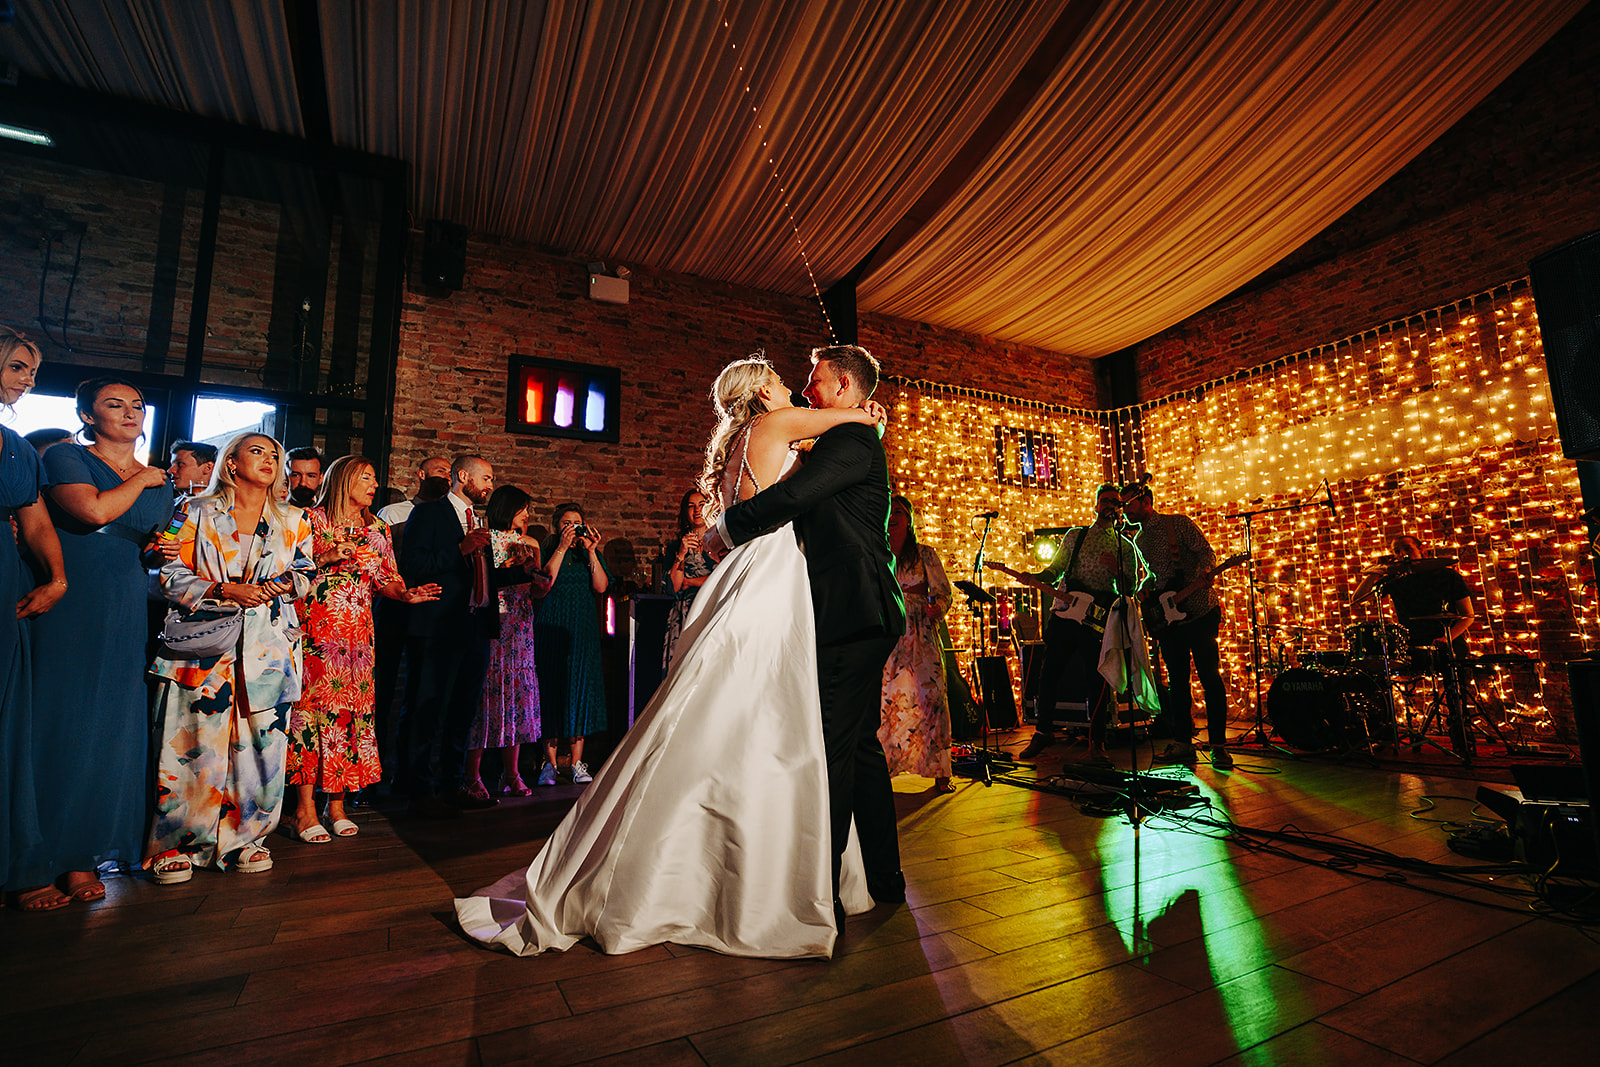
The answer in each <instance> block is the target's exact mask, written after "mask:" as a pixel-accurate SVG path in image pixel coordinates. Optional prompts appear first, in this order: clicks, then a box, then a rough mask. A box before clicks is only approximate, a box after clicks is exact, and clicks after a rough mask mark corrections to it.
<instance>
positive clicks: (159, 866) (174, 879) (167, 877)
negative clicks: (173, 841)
mask: <svg viewBox="0 0 1600 1067" xmlns="http://www.w3.org/2000/svg"><path fill="white" fill-rule="evenodd" d="M150 874H151V877H153V878H154V879H155V880H156V885H178V884H179V883H181V882H187V881H188V880H189V879H191V878H193V877H194V865H193V864H192V863H190V862H189V857H187V856H185V855H184V854H183V853H181V852H173V853H171V854H170V855H166V856H162V857H161V858H160V859H158V860H156V861H155V863H154V864H152V865H151V867H150Z"/></svg>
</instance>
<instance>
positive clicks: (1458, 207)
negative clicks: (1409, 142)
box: [1137, 4, 1600, 400]
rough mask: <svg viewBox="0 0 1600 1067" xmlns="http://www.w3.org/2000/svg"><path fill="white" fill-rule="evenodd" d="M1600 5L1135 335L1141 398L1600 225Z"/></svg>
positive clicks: (1450, 286)
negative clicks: (1287, 247) (1170, 320)
mask: <svg viewBox="0 0 1600 1067" xmlns="http://www.w3.org/2000/svg"><path fill="white" fill-rule="evenodd" d="M1597 68H1600V4H1592V5H1590V6H1589V8H1587V9H1585V10H1584V11H1582V12H1580V13H1579V14H1578V15H1577V17H1576V18H1575V19H1574V20H1573V21H1572V22H1571V23H1570V24H1569V25H1568V26H1567V27H1566V28H1564V29H1563V30H1562V31H1561V32H1560V33H1558V34H1557V35H1556V36H1555V37H1554V38H1552V39H1551V40H1550V41H1549V42H1548V43H1547V44H1546V45H1545V47H1544V48H1543V49H1541V50H1540V51H1539V52H1538V54H1536V55H1535V56H1534V57H1533V58H1532V59H1531V60H1529V61H1528V62H1527V63H1525V64H1523V66H1522V67H1521V68H1519V69H1518V70H1517V71H1516V72H1515V73H1514V74H1512V75H1511V77H1510V78H1508V79H1507V80H1506V81H1505V82H1504V83H1503V84H1502V85H1501V86H1500V87H1499V88H1497V89H1496V90H1495V91H1494V92H1493V93H1491V94H1490V95H1489V96H1488V97H1487V98H1485V99H1484V100H1483V102H1482V103H1480V104H1479V105H1478V106H1477V107H1476V108H1474V109H1473V110H1472V111H1471V112H1469V113H1468V114H1467V115H1466V116H1465V117H1464V118H1462V120H1461V121H1460V122H1458V123H1456V125H1455V126H1453V127H1452V128H1451V129H1450V130H1449V131H1447V132H1446V133H1445V134H1444V136H1442V137H1441V138H1439V140H1438V141H1436V142H1435V143H1434V144H1433V145H1432V146H1430V147H1429V148H1427V149H1426V150H1425V151H1423V152H1422V153H1421V154H1420V155H1419V156H1418V157H1417V158H1416V159H1414V160H1413V161H1412V162H1411V163H1410V164H1409V165H1408V166H1406V167H1405V168H1404V169H1403V170H1401V171H1400V172H1399V173H1398V174H1396V175H1395V176H1394V177H1393V178H1391V179H1390V180H1389V181H1388V182H1386V183H1384V185H1382V186H1381V187H1380V188H1378V189H1377V190H1376V191H1374V192H1373V193H1372V194H1371V195H1370V196H1368V197H1367V198H1366V199H1365V200H1363V201H1362V202H1361V203H1360V204H1358V205H1356V207H1354V208H1353V209H1351V210H1350V211H1349V212H1347V213H1346V214H1345V215H1344V216H1343V217H1342V218H1340V219H1339V220H1338V221H1337V222H1335V223H1333V224H1332V225H1330V226H1329V227H1328V228H1327V229H1326V230H1324V231H1323V232H1322V233H1321V234H1319V235H1317V236H1316V237H1315V238H1313V239H1312V240H1311V241H1309V242H1307V244H1306V245H1304V246H1303V247H1302V248H1300V249H1299V250H1297V251H1296V252H1294V253H1293V254H1291V255H1290V256H1288V257H1287V258H1285V259H1284V260H1283V261H1282V262H1281V263H1279V264H1278V265H1276V266H1274V267H1273V268H1271V269H1270V270H1268V271H1267V272H1266V273H1264V274H1263V275H1262V276H1261V277H1259V278H1257V279H1256V280H1255V281H1253V282H1251V283H1250V284H1249V285H1247V286H1245V287H1244V288H1243V289H1242V290H1240V291H1239V292H1238V293H1235V294H1233V295H1231V296H1229V297H1227V298H1226V299H1224V300H1221V301H1219V302H1218V303H1216V304H1214V305H1213V306H1211V307H1209V308H1207V309H1206V310H1204V311H1202V312H1200V313H1199V314H1197V315H1194V316H1191V317H1190V318H1188V319H1186V320H1184V321H1183V322H1181V323H1179V324H1178V325H1176V326H1173V327H1171V328H1169V329H1167V330H1164V331H1162V332H1161V333H1159V334H1157V335H1156V336H1154V337H1151V338H1150V339H1148V340H1146V341H1144V342H1143V343H1142V344H1140V345H1139V346H1138V355H1137V360H1138V371H1139V382H1140V395H1141V399H1144V400H1154V399H1157V398H1159V397H1162V396H1166V395H1168V394H1171V393H1174V392H1178V391H1181V390H1183V389H1188V388H1192V387H1194V386H1196V385H1200V384H1202V383H1204V382H1206V381H1208V380H1211V379H1213V378H1218V377H1222V376H1224V375H1227V374H1229V373H1231V372H1233V371H1235V370H1239V369H1242V368H1246V367H1252V366H1257V365H1259V364H1262V363H1267V362H1270V361H1272V360H1274V359H1277V358H1278V357H1280V356H1285V355H1290V354H1293V353H1295V352H1299V351H1303V350H1305V349H1308V348H1312V347H1315V346H1317V345H1321V344H1327V343H1330V342H1332V341H1336V340H1339V339H1340V338H1343V337H1346V336H1349V335H1351V334H1354V333H1357V332H1359V331H1361V330H1363V329H1366V328H1369V327H1373V326H1376V325H1379V324H1380V323H1384V322H1387V321H1390V320H1392V319H1397V318H1401V317H1404V316H1406V315H1410V314H1413V313H1415V312H1418V311H1421V310H1423V309H1426V308H1431V307H1437V306H1440V305H1442V304H1447V303H1450V302H1453V301H1455V300H1458V299H1460V298H1462V297H1466V296H1470V295H1473V294H1475V293H1478V292H1481V291H1483V290H1486V289H1488V288H1490V287H1491V286H1494V285H1496V284H1498V283H1500V282H1503V281H1507V280H1510V279H1512V278H1516V277H1520V276H1521V275H1523V274H1526V273H1527V270H1528V261H1529V260H1530V259H1532V258H1533V257H1534V256H1537V255H1539V254H1540V253H1542V252H1545V251H1548V250H1549V249H1551V248H1553V247H1554V246H1556V245H1559V244H1560V243H1562V242H1563V241H1566V240H1570V239H1571V238H1573V237H1577V236H1579V235H1582V234H1584V233H1588V232H1590V231H1591V230H1595V229H1600V79H1597V78H1596V77H1595V76H1594V71H1595V70H1596V69H1597Z"/></svg>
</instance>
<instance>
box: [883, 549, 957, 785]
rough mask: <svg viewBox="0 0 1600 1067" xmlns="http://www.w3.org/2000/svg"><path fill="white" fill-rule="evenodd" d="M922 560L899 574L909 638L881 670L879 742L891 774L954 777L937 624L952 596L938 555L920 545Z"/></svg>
mask: <svg viewBox="0 0 1600 1067" xmlns="http://www.w3.org/2000/svg"><path fill="white" fill-rule="evenodd" d="M917 552H918V556H919V558H918V559H917V561H916V562H915V563H913V564H912V565H911V566H910V567H908V568H906V569H905V570H902V571H900V572H898V573H899V578H900V591H901V592H902V593H903V594H904V596H905V600H906V632H905V636H904V637H902V638H900V641H899V643H898V644H896V645H895V646H894V651H893V652H892V653H890V655H889V662H888V663H886V664H884V667H883V722H882V724H881V725H880V726H879V727H878V740H879V741H880V742H881V743H882V744H883V754H884V755H885V756H886V757H887V758H888V760H889V773H890V774H920V775H923V776H924V777H927V778H948V777H950V701H949V699H948V694H947V691H946V688H945V674H944V656H943V647H942V645H941V643H940V640H939V620H940V619H942V618H944V615H945V612H947V611H949V610H950V602H951V599H952V592H951V588H950V579H949V578H947V577H946V576H945V573H944V565H943V564H941V563H940V562H939V554H938V553H937V552H935V551H934V550H933V549H932V548H930V547H928V546H927V545H918V546H917Z"/></svg>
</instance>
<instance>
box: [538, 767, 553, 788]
mask: <svg viewBox="0 0 1600 1067" xmlns="http://www.w3.org/2000/svg"><path fill="white" fill-rule="evenodd" d="M539 784H540V785H555V784H556V768H555V765H554V764H550V763H546V764H545V765H544V766H543V767H540V768H539Z"/></svg>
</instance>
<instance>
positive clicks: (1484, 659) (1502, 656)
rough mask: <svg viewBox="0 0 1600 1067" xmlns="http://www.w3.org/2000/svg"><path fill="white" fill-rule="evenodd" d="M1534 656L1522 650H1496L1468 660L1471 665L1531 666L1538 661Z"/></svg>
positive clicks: (1468, 664)
mask: <svg viewBox="0 0 1600 1067" xmlns="http://www.w3.org/2000/svg"><path fill="white" fill-rule="evenodd" d="M1537 662H1538V661H1537V660H1535V659H1534V658H1533V657H1532V656H1526V655H1523V654H1522V653H1520V652H1495V653H1491V654H1490V655H1487V656H1477V657H1475V658H1472V659H1468V660H1467V666H1469V667H1531V666H1532V665H1533V664H1535V663H1537Z"/></svg>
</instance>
